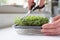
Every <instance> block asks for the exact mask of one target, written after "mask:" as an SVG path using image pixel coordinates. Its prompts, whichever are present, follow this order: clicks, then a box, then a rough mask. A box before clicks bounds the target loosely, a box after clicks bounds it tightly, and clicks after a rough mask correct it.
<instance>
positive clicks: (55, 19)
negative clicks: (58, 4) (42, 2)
mask: <svg viewBox="0 0 60 40" xmlns="http://www.w3.org/2000/svg"><path fill="white" fill-rule="evenodd" d="M58 19H60V15H58V16H56V17H54V18H53V20H52V22H54V21H57V20H58Z"/></svg>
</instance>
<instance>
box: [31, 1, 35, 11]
mask: <svg viewBox="0 0 60 40" xmlns="http://www.w3.org/2000/svg"><path fill="white" fill-rule="evenodd" d="M35 5H36V3H35V2H33V5H32V6H31V9H30V10H32V9H33V7H35Z"/></svg>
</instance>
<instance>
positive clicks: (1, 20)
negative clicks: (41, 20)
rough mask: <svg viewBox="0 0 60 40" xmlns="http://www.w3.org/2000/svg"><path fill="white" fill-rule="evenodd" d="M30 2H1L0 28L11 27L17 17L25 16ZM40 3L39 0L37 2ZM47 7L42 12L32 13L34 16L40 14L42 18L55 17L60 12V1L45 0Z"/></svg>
mask: <svg viewBox="0 0 60 40" xmlns="http://www.w3.org/2000/svg"><path fill="white" fill-rule="evenodd" d="M27 1H28V0H0V28H1V27H11V26H12V25H13V24H14V19H15V18H16V17H17V16H19V17H20V16H23V15H25V14H26V13H27V12H28V7H27V5H28V4H27ZM36 2H38V0H37V1H36ZM45 4H46V6H45V7H44V8H43V9H42V12H39V11H38V10H36V11H35V12H33V13H31V14H33V15H36V14H40V15H42V16H48V17H51V16H55V15H58V14H59V11H60V0H45Z"/></svg>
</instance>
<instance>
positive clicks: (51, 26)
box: [42, 24, 57, 29]
mask: <svg viewBox="0 0 60 40" xmlns="http://www.w3.org/2000/svg"><path fill="white" fill-rule="evenodd" d="M42 28H46V29H49V28H51V29H53V28H57V27H56V26H54V25H53V24H45V25H43V26H42Z"/></svg>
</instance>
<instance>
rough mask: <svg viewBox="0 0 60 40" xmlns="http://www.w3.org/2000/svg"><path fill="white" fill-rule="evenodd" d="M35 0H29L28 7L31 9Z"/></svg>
mask: <svg viewBox="0 0 60 40" xmlns="http://www.w3.org/2000/svg"><path fill="white" fill-rule="evenodd" d="M33 2H34V0H28V8H29V10H30V9H31V6H32V5H33Z"/></svg>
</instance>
